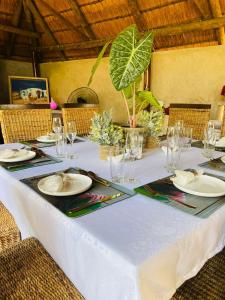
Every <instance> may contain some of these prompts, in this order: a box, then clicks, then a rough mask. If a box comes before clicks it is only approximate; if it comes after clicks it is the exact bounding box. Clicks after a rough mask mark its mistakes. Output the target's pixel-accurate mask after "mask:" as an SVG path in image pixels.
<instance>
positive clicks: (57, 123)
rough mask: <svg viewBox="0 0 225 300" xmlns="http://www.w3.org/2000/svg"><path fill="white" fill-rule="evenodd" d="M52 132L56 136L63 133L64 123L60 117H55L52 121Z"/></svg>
mask: <svg viewBox="0 0 225 300" xmlns="http://www.w3.org/2000/svg"><path fill="white" fill-rule="evenodd" d="M52 130H53V132H54V133H56V134H59V133H61V132H62V121H61V118H60V117H54V118H53V119H52Z"/></svg>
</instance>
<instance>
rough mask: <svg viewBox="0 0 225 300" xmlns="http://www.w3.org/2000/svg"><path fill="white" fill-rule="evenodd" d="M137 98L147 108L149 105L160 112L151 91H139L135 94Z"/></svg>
mask: <svg viewBox="0 0 225 300" xmlns="http://www.w3.org/2000/svg"><path fill="white" fill-rule="evenodd" d="M137 95H138V98H139V99H140V100H141V101H142V102H143V103H144V104H145V105H146V106H147V105H148V104H151V105H152V106H154V107H155V108H158V109H160V110H162V106H161V104H160V103H159V101H158V100H157V99H156V98H155V96H154V95H153V94H152V92H151V91H140V92H138V93H137Z"/></svg>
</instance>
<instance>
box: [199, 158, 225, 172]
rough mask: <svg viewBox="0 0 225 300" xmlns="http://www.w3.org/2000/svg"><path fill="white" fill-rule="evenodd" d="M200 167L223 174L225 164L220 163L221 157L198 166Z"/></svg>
mask: <svg viewBox="0 0 225 300" xmlns="http://www.w3.org/2000/svg"><path fill="white" fill-rule="evenodd" d="M199 166H200V167H204V168H207V169H211V170H217V171H223V172H225V163H223V162H222V160H221V157H218V158H215V159H212V160H209V161H207V162H204V163H202V164H199Z"/></svg>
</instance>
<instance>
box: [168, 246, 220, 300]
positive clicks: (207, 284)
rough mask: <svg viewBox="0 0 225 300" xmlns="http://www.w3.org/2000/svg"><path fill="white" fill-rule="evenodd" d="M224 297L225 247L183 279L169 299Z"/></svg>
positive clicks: (196, 299) (195, 299)
mask: <svg viewBox="0 0 225 300" xmlns="http://www.w3.org/2000/svg"><path fill="white" fill-rule="evenodd" d="M203 299H204V300H222V299H225V248H224V249H223V251H221V252H220V253H218V254H217V255H215V256H214V257H212V258H211V259H210V260H208V261H207V263H206V264H205V265H204V267H203V268H202V269H201V270H200V271H199V273H198V274H197V275H196V276H195V277H193V278H191V279H189V280H187V281H185V283H184V284H183V285H182V286H181V287H179V289H178V290H177V291H176V293H175V294H174V295H173V297H172V299H171V300H203Z"/></svg>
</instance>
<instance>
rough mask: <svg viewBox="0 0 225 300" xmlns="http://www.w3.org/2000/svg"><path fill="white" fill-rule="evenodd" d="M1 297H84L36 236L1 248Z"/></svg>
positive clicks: (77, 299)
mask: <svg viewBox="0 0 225 300" xmlns="http://www.w3.org/2000/svg"><path fill="white" fill-rule="evenodd" d="M0 282H1V284H0V299H26V300H33V299H48V300H50V299H52V300H55V299H63V300H66V299H68V300H71V299H73V300H84V298H83V297H82V295H81V294H80V293H79V292H78V290H77V289H76V288H75V286H74V285H73V284H72V283H71V282H70V281H69V279H68V278H67V277H66V275H65V274H64V273H63V272H62V270H61V269H60V268H59V267H58V266H57V264H56V263H55V262H54V260H53V259H52V258H51V257H50V256H49V255H48V253H47V252H46V251H45V249H44V248H43V247H42V246H41V244H40V243H39V242H38V240H36V239H35V238H29V239H26V240H23V241H22V242H20V243H18V244H17V245H15V246H14V247H10V248H8V249H6V250H4V251H2V252H0Z"/></svg>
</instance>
